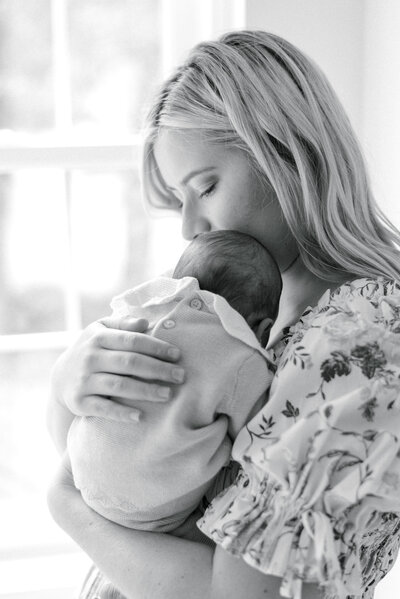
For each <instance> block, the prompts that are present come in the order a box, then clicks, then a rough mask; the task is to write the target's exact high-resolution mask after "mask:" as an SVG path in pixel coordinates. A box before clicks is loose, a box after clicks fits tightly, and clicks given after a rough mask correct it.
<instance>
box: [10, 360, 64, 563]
mask: <svg viewBox="0 0 400 599" xmlns="http://www.w3.org/2000/svg"><path fill="white" fill-rule="evenodd" d="M58 354H59V351H31V352H29V351H25V352H15V353H6V352H2V351H1V352H0V398H1V400H0V473H1V476H0V480H1V486H0V514H1V515H2V516H0V521H1V535H0V555H1V554H2V553H3V554H4V552H5V550H8V551H10V552H11V550H12V549H17V548H18V547H19V546H27V545H32V544H37V545H45V544H46V543H47V542H50V541H52V540H53V539H59V535H58V534H57V531H56V526H55V524H54V523H53V522H52V521H51V518H50V515H49V514H48V510H47V505H46V489H47V487H48V485H49V482H50V480H51V476H52V475H53V473H54V472H55V468H56V465H57V463H58V456H57V454H56V451H55V449H54V447H53V446H52V444H51V441H50V437H49V435H48V433H47V430H46V427H45V421H46V419H45V410H46V402H47V397H48V394H49V390H48V380H49V373H50V369H51V367H52V365H53V363H54V361H55V359H56V358H57V356H58ZM32 506H34V507H35V508H36V509H32ZM5 514H7V518H4V515H5ZM33 514H34V518H32V515H33ZM39 523H40V525H41V526H40V528H39Z"/></svg>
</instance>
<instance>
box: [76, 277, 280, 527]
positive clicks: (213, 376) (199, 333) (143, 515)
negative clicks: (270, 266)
mask: <svg viewBox="0 0 400 599" xmlns="http://www.w3.org/2000/svg"><path fill="white" fill-rule="evenodd" d="M111 305H112V308H113V313H114V315H118V316H128V315H129V316H133V317H136V318H139V317H143V318H146V319H148V321H149V327H148V330H147V334H149V335H152V336H154V337H156V338H157V339H162V340H164V341H167V342H169V343H171V344H173V345H175V346H177V347H179V349H180V350H181V355H182V359H181V360H180V363H179V365H180V366H183V368H184V369H185V372H186V377H185V382H184V384H183V385H176V386H174V385H173V386H172V388H173V396H172V399H171V400H169V401H167V402H166V403H155V402H151V401H137V402H133V405H137V406H138V407H139V408H140V410H142V411H143V414H142V418H141V422H140V423H139V424H134V423H132V424H130V423H118V422H113V421H110V420H105V419H102V418H96V417H82V418H79V417H77V418H75V420H74V422H73V423H72V426H71V428H70V431H69V435H68V449H69V453H70V457H71V464H72V469H73V475H74V480H75V484H76V486H77V488H78V489H80V491H81V493H82V496H83V499H84V500H85V502H86V503H87V504H88V505H89V506H90V507H92V508H93V509H94V510H96V511H97V512H99V513H100V514H102V515H103V516H104V517H106V518H108V519H110V520H113V521H115V522H117V523H119V524H122V525H124V526H128V527H131V528H135V529H144V530H157V531H169V530H173V529H176V528H177V527H179V526H180V525H182V524H183V522H184V521H185V520H186V519H187V517H188V516H189V515H190V514H191V513H192V512H193V511H194V510H195V508H196V507H197V505H198V504H199V502H200V500H201V498H202V496H203V495H204V493H205V492H206V490H207V489H208V488H209V486H210V485H211V484H212V482H213V480H214V478H215V476H216V473H217V472H218V471H219V470H220V469H221V468H223V467H224V466H225V465H226V464H228V462H229V460H230V455H231V448H232V442H233V440H234V439H235V437H236V435H237V434H238V432H239V430H240V429H241V428H242V427H243V426H244V424H245V423H246V422H247V421H248V419H249V417H250V416H251V415H253V414H254V413H255V411H254V410H256V411H258V410H259V409H260V408H261V406H262V405H263V401H264V398H265V393H266V390H267V388H268V387H269V386H270V383H271V380H272V376H273V371H274V366H273V364H272V362H271V361H270V360H269V354H268V352H267V351H266V350H264V349H263V348H262V347H261V346H260V344H259V342H258V340H257V338H256V336H255V335H254V333H253V331H252V330H251V329H250V327H249V326H248V324H247V323H246V321H245V320H244V318H243V317H242V316H241V315H240V314H239V313H238V312H237V311H236V310H234V309H233V308H232V307H231V306H230V305H229V304H228V302H227V301H226V300H225V299H224V298H222V297H221V296H218V295H216V294H213V293H210V292H208V291H203V290H201V289H200V288H199V284H198V282H197V280H196V279H194V278H192V277H184V278H183V279H178V280H177V279H172V278H169V277H160V278H157V279H154V280H152V281H150V282H148V283H144V284H142V285H140V286H139V287H136V288H135V289H132V290H130V291H127V292H125V293H123V294H122V295H120V296H118V297H116V298H114V300H113V302H112V304H111ZM171 366H172V365H171Z"/></svg>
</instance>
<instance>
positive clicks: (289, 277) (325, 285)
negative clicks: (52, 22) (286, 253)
mask: <svg viewBox="0 0 400 599" xmlns="http://www.w3.org/2000/svg"><path fill="white" fill-rule="evenodd" d="M343 282H344V279H343V280H342V281H337V282H332V281H327V280H324V279H321V278H319V277H317V276H316V275H314V274H313V273H312V272H311V271H310V270H308V268H307V267H306V266H305V264H304V262H303V260H302V259H301V257H300V256H298V257H297V258H296V259H295V260H293V261H292V263H291V264H290V265H289V267H288V268H286V269H285V270H284V271H283V272H282V294H281V299H280V303H279V314H278V318H277V320H276V322H275V323H274V325H273V327H272V329H271V336H270V343H269V346H271V345H274V341H275V340H277V338H279V336H280V333H281V331H282V329H283V328H284V327H287V326H290V325H292V324H294V323H296V322H297V321H298V319H299V318H300V316H301V314H302V313H303V312H304V310H305V309H306V308H307V307H308V306H311V307H313V306H315V305H316V304H317V303H318V300H319V299H320V298H321V296H322V295H323V294H324V293H325V291H326V290H327V289H330V288H332V289H334V288H335V287H338V286H339V285H341V284H342V283H343Z"/></svg>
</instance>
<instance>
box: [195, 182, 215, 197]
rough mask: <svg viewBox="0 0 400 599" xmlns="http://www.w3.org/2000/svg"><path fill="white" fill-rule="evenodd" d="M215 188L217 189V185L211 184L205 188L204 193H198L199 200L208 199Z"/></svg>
mask: <svg viewBox="0 0 400 599" xmlns="http://www.w3.org/2000/svg"><path fill="white" fill-rule="evenodd" d="M216 187H217V184H216V183H212V184H211V185H210V186H209V187H207V189H205V190H204V191H202V192H201V193H199V198H201V199H204V198H208V197H209V196H210V195H212V194H213V192H214V191H215V188H216Z"/></svg>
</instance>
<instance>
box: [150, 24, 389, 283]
mask: <svg viewBox="0 0 400 599" xmlns="http://www.w3.org/2000/svg"><path fill="white" fill-rule="evenodd" d="M163 127H168V128H175V129H180V130H183V129H201V131H202V134H203V136H204V137H205V139H207V140H210V141H212V142H213V143H220V142H222V143H224V144H225V145H227V146H229V147H233V148H237V149H240V150H242V151H244V152H246V154H247V155H248V156H249V157H250V160H251V163H252V165H253V166H254V168H255V170H256V172H257V173H258V175H259V176H261V177H262V178H263V179H264V180H266V181H268V182H269V184H270V185H271V186H272V188H273V189H274V191H275V194H276V196H277V198H278V201H279V203H280V205H281V209H282V211H283V214H284V217H285V218H286V220H287V223H288V225H289V227H290V230H291V232H292V234H293V235H294V237H295V239H296V241H297V244H298V247H299V251H300V254H301V257H302V259H303V261H304V263H305V264H306V266H307V267H308V268H309V270H310V271H312V272H313V273H314V274H316V275H317V276H319V277H321V278H323V279H327V280H337V279H338V278H339V277H340V276H342V275H347V274H350V273H351V274H352V275H353V274H354V275H357V276H361V277H364V276H367V277H368V276H371V277H375V276H380V275H382V276H384V277H385V278H389V279H397V280H399V279H400V252H399V247H400V233H399V231H398V230H397V229H396V228H395V227H394V226H393V225H392V224H391V223H390V222H389V221H388V219H387V218H386V217H385V215H384V214H383V213H382V211H381V210H380V208H379V207H378V206H377V204H376V202H375V200H374V198H373V195H372V193H371V189H370V185H369V181H368V176H367V173H366V168H365V164H364V160H363V157H362V154H361V151H360V147H359V144H358V142H357V139H356V136H355V134H354V132H353V130H352V127H351V125H350V122H349V120H348V118H347V116H346V114H345V112H344V109H343V107H342V105H341V103H340V101H339V99H338V98H337V96H336V94H335V92H334V91H333V89H332V88H331V86H330V84H329V82H328V81H327V79H326V77H325V75H324V74H323V73H322V72H321V70H320V69H319V68H318V67H317V66H316V65H315V64H314V63H313V62H312V61H311V60H310V59H309V58H308V57H306V56H305V55H304V54H303V53H301V52H300V51H299V50H298V49H297V48H296V47H295V46H293V45H292V44H290V43H289V42H287V41H285V40H284V39H282V38H280V37H278V36H276V35H272V34H270V33H267V32H265V31H236V32H232V33H228V34H225V35H223V36H222V37H221V38H220V39H219V40H217V41H210V42H204V43H201V44H199V45H198V46H196V47H195V48H194V49H193V50H192V52H191V54H190V55H189V57H188V59H187V61H186V62H185V63H184V64H183V65H182V66H181V67H180V68H178V69H177V70H176V72H175V73H174V74H173V75H172V76H171V77H170V78H169V80H168V81H166V82H165V84H164V85H163V87H162V89H161V90H160V93H159V95H158V97H157V98H156V100H155V102H154V105H153V106H152V108H151V110H150V112H149V115H148V118H147V131H146V136H145V143H144V147H143V167H142V183H143V192H144V196H145V201H147V202H148V203H149V204H150V205H152V206H159V207H164V208H165V207H170V208H173V207H174V205H175V200H174V198H173V196H172V195H171V193H170V192H168V190H166V189H165V187H164V185H163V181H162V178H161V177H160V174H159V172H158V169H157V164H156V162H155V159H154V154H153V145H154V142H155V140H156V139H157V135H158V133H159V130H160V128H163Z"/></svg>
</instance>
